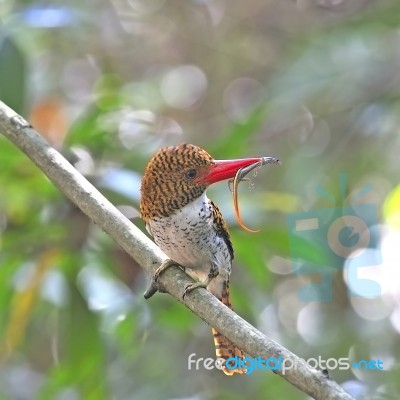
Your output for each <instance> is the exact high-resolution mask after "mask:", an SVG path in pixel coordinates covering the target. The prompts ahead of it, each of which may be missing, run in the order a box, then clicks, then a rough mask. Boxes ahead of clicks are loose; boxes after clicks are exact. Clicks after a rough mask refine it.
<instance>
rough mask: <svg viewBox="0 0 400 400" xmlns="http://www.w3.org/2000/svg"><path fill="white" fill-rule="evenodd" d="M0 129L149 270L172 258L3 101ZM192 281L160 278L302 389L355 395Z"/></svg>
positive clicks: (326, 395)
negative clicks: (279, 365)
mask: <svg viewBox="0 0 400 400" xmlns="http://www.w3.org/2000/svg"><path fill="white" fill-rule="evenodd" d="M0 132H1V133H2V134H3V135H4V136H5V137H6V138H8V139H9V140H10V141H11V142H13V143H14V144H15V145H16V146H17V147H18V148H19V149H21V150H22V151H23V152H24V153H26V154H27V156H28V157H29V158H30V159H31V160H32V161H33V162H34V163H35V164H36V165H37V166H38V167H39V168H40V169H41V170H42V171H43V172H44V173H45V174H46V175H47V176H48V178H49V179H50V180H51V181H52V182H53V183H54V184H55V185H56V186H57V187H58V188H59V189H60V190H61V191H62V192H63V193H64V194H65V195H66V196H67V197H68V198H69V199H70V200H71V201H72V202H73V203H75V204H76V205H77V206H78V207H79V208H80V209H81V210H82V211H83V212H84V213H85V214H86V215H87V216H88V217H89V218H90V219H91V220H92V221H93V222H94V223H96V224H97V225H98V226H99V227H100V228H101V229H103V230H104V231H105V232H106V233H107V234H108V235H110V236H111V237H112V238H113V239H114V240H115V242H116V243H117V244H118V245H119V246H121V247H122V248H123V249H124V250H125V251H126V252H127V253H128V254H129V255H130V256H131V257H132V258H133V259H135V260H136V261H137V262H138V263H139V264H140V265H141V266H142V268H143V269H144V270H145V271H146V272H147V273H148V274H153V273H154V271H155V269H156V268H157V266H159V265H160V264H161V263H162V262H163V261H164V260H166V259H167V258H168V257H167V256H166V255H165V254H164V253H163V252H162V251H161V250H160V249H159V248H158V247H157V246H156V245H155V243H154V242H152V241H151V240H150V239H149V238H148V237H147V236H146V235H144V234H143V233H142V231H141V230H140V229H138V228H137V227H136V226H135V225H134V224H132V223H131V222H130V221H129V220H128V219H127V218H126V217H125V216H124V215H122V214H121V213H120V212H119V211H118V210H117V209H116V208H115V207H114V206H113V205H112V204H111V203H110V202H109V201H108V200H107V199H106V198H105V197H104V196H103V195H102V194H101V193H100V192H99V191H98V190H97V189H96V188H95V187H94V186H93V185H92V184H90V183H89V182H88V181H87V180H86V179H85V178H84V177H83V176H82V175H81V174H80V173H79V172H78V171H77V170H76V169H75V168H74V167H73V166H72V165H71V164H70V163H69V162H68V161H67V160H66V159H65V158H64V157H63V156H62V155H61V154H60V153H59V152H57V151H56V150H55V149H54V148H52V147H51V146H50V145H49V144H48V143H47V142H46V141H45V140H44V139H43V137H42V136H41V135H40V134H39V133H37V132H36V131H35V130H34V129H33V128H32V126H31V125H30V124H29V123H28V122H27V121H26V120H24V119H23V118H22V117H21V116H20V115H18V114H17V113H15V112H14V111H13V110H12V109H10V108H9V107H7V106H6V105H5V104H4V103H2V102H1V101H0ZM191 282H192V280H191V279H190V278H189V277H188V276H187V275H186V274H185V273H184V272H183V271H182V270H181V269H179V268H177V267H171V268H169V269H168V270H167V271H166V272H165V273H163V274H162V276H161V277H160V283H161V284H162V285H163V286H164V287H165V288H166V290H167V291H168V292H169V293H170V294H171V295H172V296H174V297H175V298H176V299H177V300H179V301H180V302H181V303H183V304H184V305H185V306H186V307H188V308H189V309H190V310H191V311H193V312H194V313H195V314H197V315H198V316H199V317H200V318H201V319H203V320H204V321H205V322H206V323H207V324H209V325H210V326H213V327H215V328H217V329H218V330H219V331H220V332H221V333H222V334H223V335H225V336H226V337H227V338H229V339H230V340H231V341H232V342H233V343H235V344H236V345H237V346H239V347H240V348H241V349H243V350H244V351H245V352H246V353H248V354H249V355H250V356H251V357H258V356H261V358H263V359H268V358H270V357H276V358H278V357H279V356H281V357H282V359H283V360H287V362H292V363H293V364H294V365H296V368H292V369H290V370H287V371H286V372H285V374H283V373H282V371H281V370H278V371H276V373H277V374H279V375H281V376H282V378H284V379H286V380H287V381H288V382H290V383H291V384H292V385H294V386H296V387H297V388H299V389H300V390H302V391H303V392H304V393H307V394H308V395H310V396H312V397H313V398H314V399H320V400H333V399H335V400H337V399H345V400H350V399H353V397H351V396H350V395H349V394H348V393H346V392H345V391H344V390H343V389H342V388H341V387H340V386H339V385H338V384H337V383H336V382H334V381H332V380H330V379H329V378H327V377H326V376H325V375H324V374H323V373H322V372H321V371H317V370H315V369H313V368H310V367H309V366H308V365H307V364H306V362H305V361H304V360H303V359H301V358H300V357H298V356H297V355H295V354H293V353H292V352H290V351H289V350H287V349H286V348H284V347H283V346H281V345H280V344H278V343H276V342H274V341H273V340H271V339H269V338H268V337H267V336H265V335H264V334H263V333H261V332H260V331H259V330H257V329H256V328H254V327H253V326H252V325H250V324H249V323H248V322H247V321H245V320H244V319H242V318H241V317H239V316H238V315H237V314H236V313H234V312H233V311H231V310H229V309H228V308H227V307H226V306H224V305H223V304H222V303H221V302H219V301H218V300H217V299H216V298H215V297H214V296H212V295H211V294H210V293H209V292H208V291H207V290H204V289H199V290H195V291H193V292H191V293H190V294H189V295H188V296H186V297H185V300H182V293H183V291H184V288H185V287H186V286H187V285H188V284H189V283H191ZM353 400H354V399H353Z"/></svg>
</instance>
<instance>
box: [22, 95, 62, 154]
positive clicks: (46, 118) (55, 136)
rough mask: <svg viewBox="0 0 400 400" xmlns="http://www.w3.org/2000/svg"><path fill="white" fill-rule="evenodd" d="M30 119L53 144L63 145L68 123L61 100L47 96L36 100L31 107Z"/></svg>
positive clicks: (56, 145) (57, 146)
mask: <svg viewBox="0 0 400 400" xmlns="http://www.w3.org/2000/svg"><path fill="white" fill-rule="evenodd" d="M29 120H30V123H31V124H32V125H33V127H34V128H35V129H36V130H37V131H38V132H40V133H41V134H42V135H43V137H44V138H45V139H47V140H48V141H49V142H50V144H51V145H52V146H54V147H56V148H60V147H62V144H63V142H64V139H65V136H66V134H67V130H68V123H67V118H66V116H65V114H64V111H63V107H62V103H61V102H60V101H58V100H57V99H54V98H47V99H42V100H40V101H38V102H36V103H35V104H34V105H33V107H32V109H31V114H30V118H29Z"/></svg>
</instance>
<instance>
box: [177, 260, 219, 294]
mask: <svg viewBox="0 0 400 400" xmlns="http://www.w3.org/2000/svg"><path fill="white" fill-rule="evenodd" d="M218 274H219V272H218V270H217V269H214V268H212V269H211V270H210V273H209V274H208V276H207V279H205V280H204V281H201V282H194V283H190V284H189V285H187V286H186V287H185V290H184V291H183V294H182V300H185V297H186V295H187V294H189V293H190V292H191V291H193V290H194V289H197V288H204V289H207V286H208V285H209V283H210V282H211V281H212V280H213V279H214V278H215V277H217V276H218Z"/></svg>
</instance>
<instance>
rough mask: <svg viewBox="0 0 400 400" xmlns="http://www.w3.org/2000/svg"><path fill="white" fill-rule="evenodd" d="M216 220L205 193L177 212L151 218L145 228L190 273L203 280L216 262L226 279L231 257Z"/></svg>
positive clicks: (221, 275)
mask: <svg viewBox="0 0 400 400" xmlns="http://www.w3.org/2000/svg"><path fill="white" fill-rule="evenodd" d="M213 220H214V218H213V213H212V204H211V202H210V200H209V199H208V197H207V196H206V194H205V193H204V194H203V196H201V197H199V198H197V199H196V200H194V201H193V202H191V203H189V204H188V205H186V206H185V207H183V208H182V209H181V210H179V211H178V212H177V213H176V214H174V215H172V216H170V217H162V218H156V219H154V220H152V221H151V222H150V223H149V224H148V225H147V226H146V228H147V230H148V231H149V233H150V234H151V235H152V236H153V238H154V241H155V242H156V243H157V245H158V246H159V247H160V248H161V249H162V250H163V251H164V253H165V254H167V256H168V257H170V258H171V259H172V260H174V261H176V262H177V263H179V264H181V265H183V266H185V267H186V268H189V269H190V270H189V271H187V272H188V273H189V274H190V275H192V276H193V275H194V276H196V277H198V278H199V279H201V280H203V279H205V277H206V276H207V275H208V273H209V271H210V268H211V266H212V264H214V265H215V266H216V267H218V270H219V273H220V277H219V278H220V279H221V278H222V279H227V278H229V274H230V270H231V263H232V260H231V256H230V254H229V249H228V246H227V244H226V242H225V239H224V238H223V237H220V236H218V235H217V231H216V229H215V227H214V222H213Z"/></svg>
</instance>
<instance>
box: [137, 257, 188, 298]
mask: <svg viewBox="0 0 400 400" xmlns="http://www.w3.org/2000/svg"><path fill="white" fill-rule="evenodd" d="M173 265H176V266H178V267H180V268H181V269H182V270H183V271H184V270H185V268H184V267H183V266H181V265H179V264H177V263H176V262H175V261H174V260H171V259H168V260H165V261H164V262H163V263H162V264H161V265H160V266H159V267H158V268H157V269H156V272H155V273H154V275H153V278H152V280H151V283H150V286H149V287H148V288H147V290H146V291H145V293H144V298H145V299H146V300H147V299H149V298H150V297H152V296H153V295H154V294H156V293H157V292H160V293H166V290H165V288H164V287H163V286H162V285H161V284H160V282H158V278H159V276H160V274H161V273H162V272H164V271H165V270H166V269H168V268H169V267H172V266H173Z"/></svg>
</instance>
